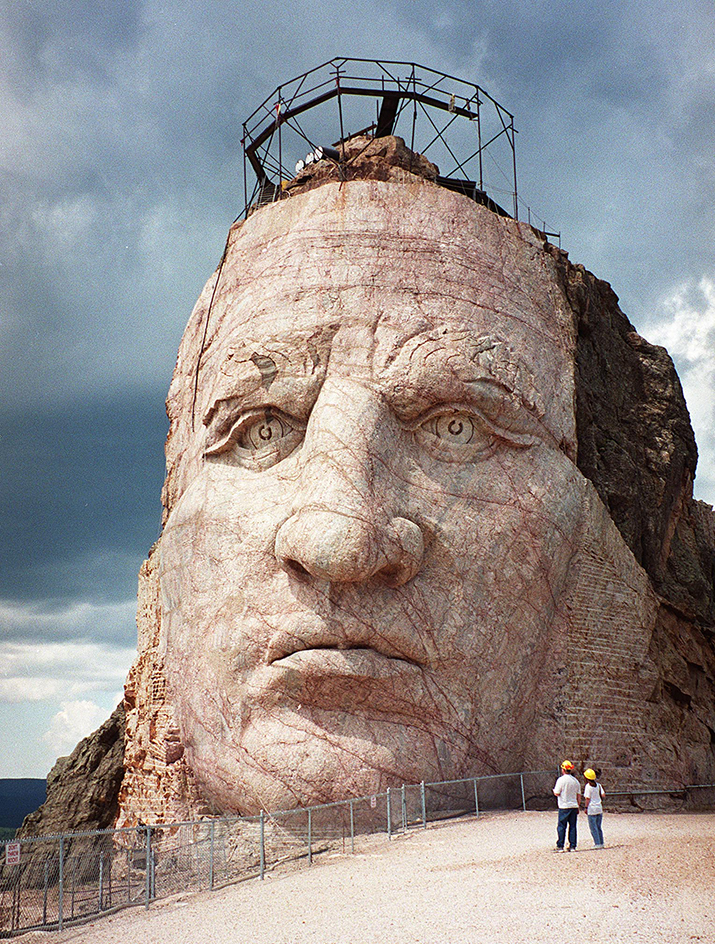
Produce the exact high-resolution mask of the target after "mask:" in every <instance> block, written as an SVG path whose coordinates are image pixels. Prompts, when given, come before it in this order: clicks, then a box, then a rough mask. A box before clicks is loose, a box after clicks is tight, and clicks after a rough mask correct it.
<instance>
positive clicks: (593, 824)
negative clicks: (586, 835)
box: [588, 813, 603, 846]
mask: <svg viewBox="0 0 715 944" xmlns="http://www.w3.org/2000/svg"><path fill="white" fill-rule="evenodd" d="M602 822H603V813H596V814H595V816H589V818H588V828H589V829H590V830H591V836H592V837H593V844H594V846H602V845H603V830H602V829H601V823H602Z"/></svg>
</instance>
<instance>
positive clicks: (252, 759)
mask: <svg viewBox="0 0 715 944" xmlns="http://www.w3.org/2000/svg"><path fill="white" fill-rule="evenodd" d="M197 733H198V732H197V731H196V730H195V731H194V739H193V741H194V742H193V744H192V746H191V748H190V749H189V751H188V759H189V764H190V766H191V767H192V769H193V771H194V773H195V775H196V777H197V780H198V782H199V784H200V786H201V788H202V792H203V793H204V795H205V796H206V798H207V799H209V800H210V801H212V803H213V804H214V805H215V806H217V807H218V808H220V809H222V810H226V811H232V812H236V813H241V814H245V815H252V814H255V813H258V812H259V811H260V810H261V809H265V810H281V809H293V808H295V807H299V806H304V805H306V804H307V803H321V802H323V803H324V802H331V801H334V800H342V799H345V798H346V797H350V796H358V797H359V796H369V795H372V794H375V793H379V792H382V791H384V790H385V789H386V788H387V787H388V786H392V787H396V786H400V785H401V784H403V783H406V784H410V783H418V782H419V781H421V780H426V781H428V782H429V781H433V782H434V781H440V780H446V779H453V778H456V777H459V776H462V775H464V771H465V764H466V762H467V756H466V755H467V748H468V745H467V743H466V740H465V739H458V742H455V739H454V737H453V734H452V733H451V732H448V731H447V730H446V729H445V730H443V731H442V732H441V733H442V735H443V737H439V735H438V733H437V732H436V731H429V730H426V729H423V730H420V729H418V728H416V727H415V726H413V725H408V724H405V722H404V719H401V720H397V719H392V720H387V719H376V718H373V719H370V718H367V717H360V716H357V715H346V714H344V713H336V712H328V711H324V710H323V709H318V708H301V709H300V710H298V711H291V712H278V713H275V714H272V715H271V716H270V717H266V718H265V719H263V721H262V723H261V724H260V725H249V726H248V727H247V728H246V730H245V731H244V733H243V737H242V739H241V743H240V744H239V745H233V744H232V745H230V746H229V745H228V744H226V743H225V742H224V743H218V742H216V741H215V740H213V739H206V740H202V738H201V736H197ZM448 736H449V737H451V741H450V742H448V741H447V737H448ZM204 737H205V732H204Z"/></svg>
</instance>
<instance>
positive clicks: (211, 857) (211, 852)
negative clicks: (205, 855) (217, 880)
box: [209, 820, 215, 890]
mask: <svg viewBox="0 0 715 944" xmlns="http://www.w3.org/2000/svg"><path fill="white" fill-rule="evenodd" d="M214 826H215V823H214V821H213V820H211V826H210V830H211V846H210V848H209V888H210V889H212V890H213V887H214Z"/></svg>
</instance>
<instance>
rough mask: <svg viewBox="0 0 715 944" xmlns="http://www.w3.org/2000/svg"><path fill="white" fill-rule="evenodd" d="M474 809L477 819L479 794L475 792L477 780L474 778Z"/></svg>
mask: <svg viewBox="0 0 715 944" xmlns="http://www.w3.org/2000/svg"><path fill="white" fill-rule="evenodd" d="M473 783H474V811H475V813H476V814H477V819H479V794H478V793H477V781H476V780H474V781H473Z"/></svg>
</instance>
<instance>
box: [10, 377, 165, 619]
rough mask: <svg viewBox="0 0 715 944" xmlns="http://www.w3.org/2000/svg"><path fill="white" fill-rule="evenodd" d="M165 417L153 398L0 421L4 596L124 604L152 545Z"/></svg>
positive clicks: (161, 473) (57, 602) (104, 402)
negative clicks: (140, 565)
mask: <svg viewBox="0 0 715 944" xmlns="http://www.w3.org/2000/svg"><path fill="white" fill-rule="evenodd" d="M166 428H167V422H166V416H165V413H164V410H163V405H162V403H161V401H155V400H153V399H152V398H149V397H147V396H139V395H135V396H131V397H129V396H128V397H124V398H121V399H120V398H114V399H111V400H92V401H90V402H88V403H86V404H84V405H82V406H78V407H75V408H74V409H73V410H72V411H66V410H56V411H53V412H40V411H38V410H37V409H35V410H32V411H26V412H21V413H16V414H14V415H8V414H5V415H0V446H1V447H2V448H1V449H0V483H1V485H0V599H2V598H4V599H6V600H7V599H11V600H14V601H18V602H24V603H26V602H29V601H32V600H33V599H37V600H41V601H52V603H53V605H62V606H65V605H67V604H69V603H70V602H71V601H72V600H75V599H79V600H84V601H88V602H90V603H92V604H105V603H113V602H122V601H125V600H127V599H131V598H132V597H133V595H134V593H135V591H136V571H137V569H138V566H139V564H140V563H141V561H142V559H143V558H144V557H145V556H146V554H147V552H148V550H149V547H150V545H151V543H152V542H153V541H154V540H156V538H157V536H158V531H159V525H160V520H161V504H160V501H159V493H160V490H161V483H162V481H163V476H164V457H163V449H162V443H163V440H164V437H165V435H166Z"/></svg>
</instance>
